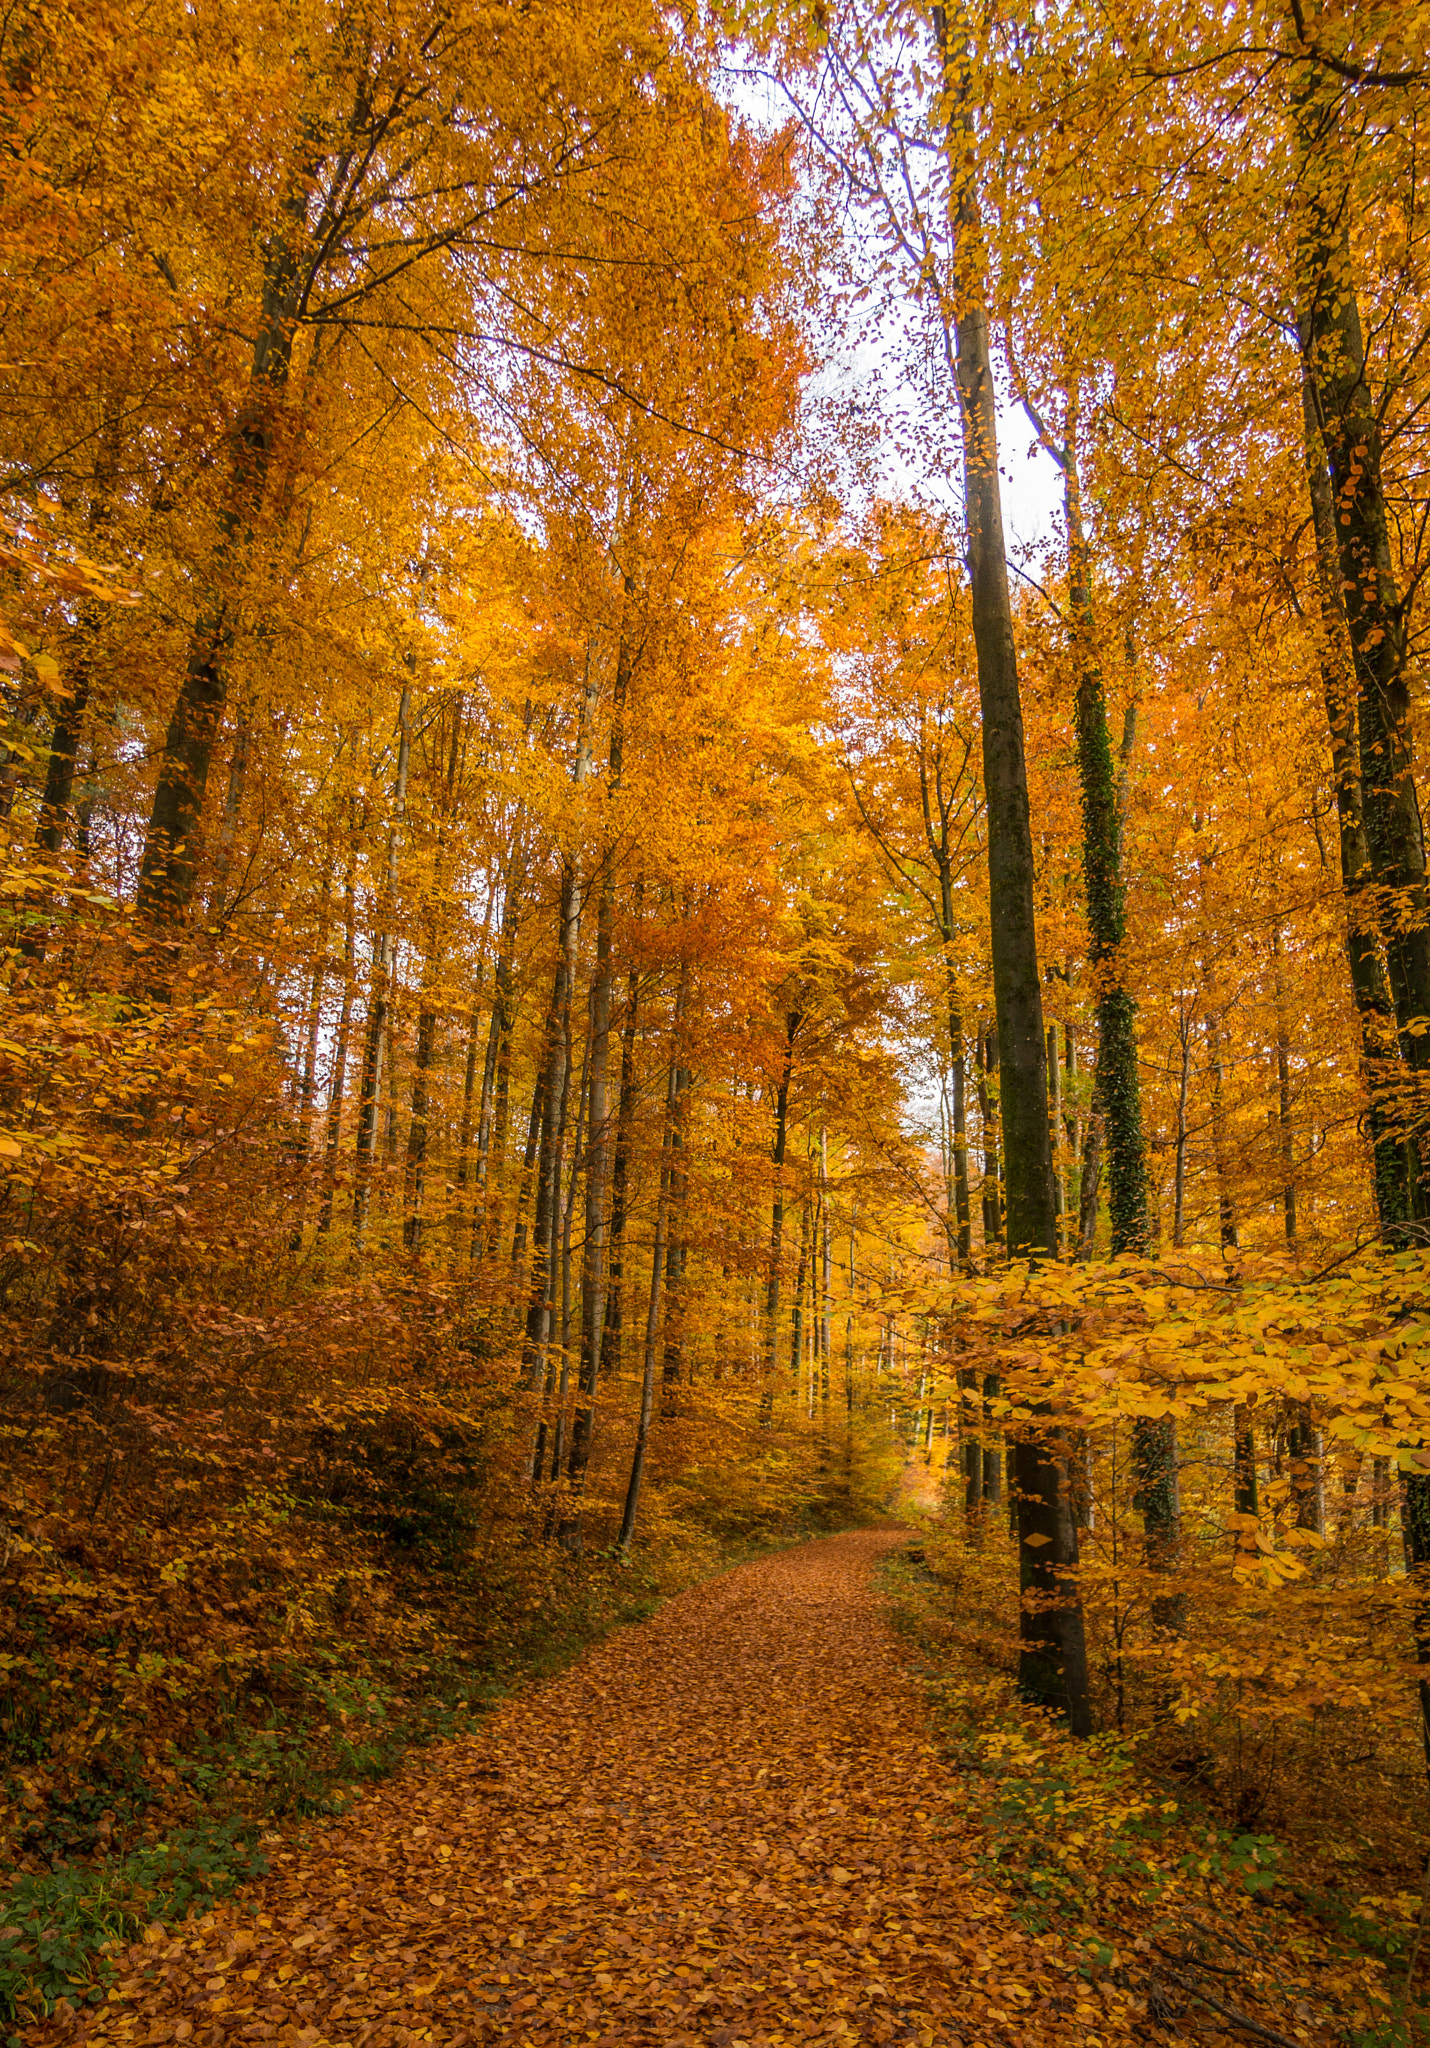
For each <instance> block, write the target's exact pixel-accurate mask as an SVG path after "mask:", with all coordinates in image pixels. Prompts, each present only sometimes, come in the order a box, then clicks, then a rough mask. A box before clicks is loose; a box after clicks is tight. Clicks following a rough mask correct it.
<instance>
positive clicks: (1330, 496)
mask: <svg viewBox="0 0 1430 2048" xmlns="http://www.w3.org/2000/svg"><path fill="white" fill-rule="evenodd" d="M1301 392H1302V405H1303V414H1304V421H1305V430H1306V477H1307V489H1308V493H1309V496H1310V500H1311V518H1312V524H1313V527H1314V531H1315V537H1316V590H1317V597H1318V601H1319V609H1320V616H1321V682H1322V692H1323V694H1324V696H1325V700H1326V725H1327V728H1328V730H1329V733H1330V740H1331V776H1332V780H1333V782H1334V784H1335V791H1336V825H1337V830H1338V838H1339V843H1340V867H1341V894H1342V896H1343V898H1344V901H1345V906H1346V961H1347V965H1348V967H1349V970H1350V981H1351V994H1352V995H1353V997H1354V999H1355V1006H1356V1016H1357V1019H1358V1021H1359V1024H1360V1042H1361V1068H1362V1073H1363V1077H1364V1084H1365V1091H1366V1100H1367V1122H1368V1125H1369V1129H1370V1140H1371V1155H1372V1159H1373V1161H1374V1170H1375V1205H1376V1213H1377V1216H1378V1218H1379V1221H1380V1227H1381V1230H1382V1231H1383V1232H1384V1233H1385V1234H1386V1235H1387V1236H1388V1237H1391V1238H1395V1237H1396V1236H1397V1235H1403V1228H1404V1225H1405V1224H1406V1222H1408V1221H1409V1218H1410V1213H1411V1212H1410V1189H1409V1187H1408V1186H1407V1183H1406V1172H1405V1152H1404V1147H1403V1145H1402V1144H1401V1143H1400V1141H1399V1140H1398V1138H1397V1135H1396V1132H1395V1131H1394V1130H1393V1129H1392V1128H1391V1121H1392V1120H1391V1119H1390V1118H1389V1117H1387V1115H1386V1109H1385V1096H1386V1094H1387V1092H1390V1093H1393V1092H1394V1090H1395V1085H1396V1083H1395V1070H1396V1068H1398V1067H1399V1066H1400V1065H1401V1057H1400V1043H1399V1039H1398V1036H1397V1032H1396V1019H1395V1002H1394V998H1393V997H1392V995H1391V991H1390V982H1389V980H1388V978H1387V975H1386V969H1385V960H1384V956H1383V954H1382V951H1381V943H1380V929H1379V926H1378V924H1377V922H1376V914H1375V872H1374V863H1373V861H1372V859H1371V851H1370V842H1369V840H1368V839H1367V837H1366V829H1365V812H1364V804H1363V795H1362V789H1361V771H1360V720H1359V718H1358V717H1357V715H1356V690H1357V684H1356V673H1355V665H1354V662H1353V660H1352V657H1351V649H1350V642H1349V639H1348V636H1347V627H1346V614H1345V608H1344V606H1343V605H1342V603H1341V564H1340V549H1339V541H1338V539H1337V535H1336V502H1335V492H1334V490H1333V488H1332V485H1331V476H1330V471H1329V470H1328V468H1327V467H1326V451H1325V444H1324V442H1323V441H1322V439H1321V427H1320V421H1319V419H1318V417H1317V411H1316V397H1315V392H1314V390H1313V389H1312V385H1311V378H1310V375H1309V373H1307V374H1305V375H1303V377H1302V379H1301Z"/></svg>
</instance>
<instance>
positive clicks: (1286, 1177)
mask: <svg viewBox="0 0 1430 2048" xmlns="http://www.w3.org/2000/svg"><path fill="white" fill-rule="evenodd" d="M1271 960H1272V969H1273V974H1274V980H1275V995H1276V1122H1277V1134H1278V1138H1279V1151H1280V1155H1281V1220H1282V1223H1283V1225H1284V1227H1285V1232H1286V1245H1287V1249H1288V1250H1290V1251H1293V1252H1294V1251H1295V1249H1296V1133H1295V1127H1294V1125H1293V1123H1292V1120H1291V1027H1290V1024H1289V1022H1288V1019H1287V1011H1286V974H1285V969H1284V967H1283V964H1282V957H1281V927H1280V925H1279V924H1277V925H1273V926H1272V927H1271Z"/></svg>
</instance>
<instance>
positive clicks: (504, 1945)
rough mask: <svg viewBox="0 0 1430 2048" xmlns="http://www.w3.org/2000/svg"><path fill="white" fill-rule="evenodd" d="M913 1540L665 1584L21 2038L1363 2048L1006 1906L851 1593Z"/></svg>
mask: <svg viewBox="0 0 1430 2048" xmlns="http://www.w3.org/2000/svg"><path fill="white" fill-rule="evenodd" d="M905 1540H906V1539H905V1538H903V1537H901V1536H900V1535H899V1533H897V1532H890V1531H887V1530H880V1531H861V1532H856V1533H853V1534H847V1535H841V1536H835V1537H830V1538H826V1539H824V1540H822V1541H818V1542H814V1543H811V1544H807V1545H805V1546H803V1547H802V1548H800V1549H798V1550H793V1551H786V1552H783V1553H781V1554H778V1555H775V1556H771V1557H766V1558H763V1559H760V1560H757V1561H756V1562H753V1563H750V1564H746V1565H743V1566H741V1567H739V1568H738V1569H736V1570H734V1571H732V1572H728V1573H726V1574H724V1575H723V1576H722V1577H720V1578H717V1579H714V1580H712V1581H709V1582H707V1583H705V1584H703V1585H700V1586H697V1587H695V1588H694V1589H692V1590H691V1591H689V1592H686V1593H683V1594H681V1595H680V1596H679V1597H678V1598H676V1599H674V1600H672V1601H671V1602H670V1603H669V1604H668V1605H667V1606H666V1607H665V1608H663V1609H662V1611H661V1612H660V1613H659V1614H658V1615H657V1616H656V1617H655V1618H654V1619H653V1620H651V1621H649V1622H646V1623H644V1624H641V1625H639V1626H635V1627H628V1628H624V1629H621V1630H620V1631H618V1632H617V1633H616V1634H614V1635H612V1636H610V1637H608V1638H607V1639H606V1640H605V1641H604V1642H603V1643H601V1644H600V1645H599V1646H597V1647H596V1648H594V1649H591V1650H589V1651H588V1652H587V1653H586V1654H585V1655H584V1656H583V1657H582V1658H581V1659H580V1661H579V1663H577V1664H576V1665H575V1666H573V1667H572V1668H571V1669H570V1670H569V1671H567V1672H566V1673H565V1674H564V1675H563V1676H561V1677H559V1678H557V1679H555V1680H553V1681H551V1682H549V1683H547V1684H545V1685H543V1686H541V1687H540V1688H538V1689H535V1690H533V1691H531V1692H528V1693H526V1694H524V1695H522V1696H520V1697H518V1698H515V1699H513V1700H511V1701H509V1702H508V1703H507V1704H506V1705H504V1706H502V1707H500V1708H499V1709H497V1710H496V1711H495V1712H494V1713H493V1714H492V1715H491V1716H490V1718H489V1719H488V1720H487V1721H486V1722H485V1723H484V1724H483V1726H482V1728H481V1729H480V1731H479V1732H478V1733H476V1734H474V1735H473V1736H471V1737H470V1738H464V1739H463V1740H460V1741H455V1742H451V1743H447V1744H444V1745H441V1746H440V1747H437V1748H434V1749H429V1750H426V1751H425V1752H422V1753H421V1754H419V1755H417V1756H415V1757H414V1758H413V1760H412V1761H411V1763H410V1764H409V1765H408V1766H407V1767H406V1768H405V1769H403V1770H402V1771H401V1772H399V1773H398V1774H397V1775H396V1776H394V1777H393V1778H392V1779H391V1780H389V1781H388V1782H387V1783H386V1784H384V1785H383V1786H381V1787H380V1788H379V1789H377V1790H375V1791H373V1792H372V1793H370V1794H368V1795H366V1796H365V1797H363V1798H362V1799H361V1801H360V1802H359V1803H358V1804H356V1805H355V1806H354V1807H353V1808H351V1809H350V1810H349V1811H348V1812H347V1813H346V1814H344V1815H343V1816H341V1817H340V1818H337V1819H334V1820H331V1821H327V1822H325V1823H322V1824H321V1825H311V1824H310V1825H309V1827H308V1828H307V1831H306V1832H305V1833H304V1834H301V1835H294V1836H292V1837H290V1838H287V1839H285V1840H284V1841H283V1842H282V1843H281V1844H280V1845H278V1846H276V1847H275V1848H274V1850H273V1852H272V1855H271V1873H270V1875H269V1876H268V1877H266V1878H264V1879H261V1880H259V1881H257V1882H255V1883H253V1884H251V1885H249V1886H248V1887H246V1888H245V1890H244V1891H243V1893H242V1894H241V1895H240V1896H239V1897H238V1898H236V1899H234V1900H232V1901H230V1902H227V1903H225V1904H224V1905H222V1906H220V1907H218V1908H216V1909H215V1910H214V1911H213V1912H211V1913H209V1914H207V1915H205V1916H204V1917H203V1919H201V1920H190V1921H188V1922H187V1923H185V1924H184V1925H183V1926H181V1927H179V1928H168V1929H165V1928H161V1927H159V1926H157V1925H156V1926H155V1927H153V1928H151V1929H150V1930H149V1938H148V1939H147V1941H145V1942H141V1943H139V1944H137V1945H136V1946H135V1947H134V1948H132V1949H131V1950H129V1951H128V1953H127V1955H126V1956H125V1957H124V1958H123V1959H122V1962H121V1966H120V1969H119V1972H118V1975H117V1978H116V1981H115V1983H114V1985H113V1988H112V1989H111V1991H110V1993H109V1997H108V2002H107V2003H105V2004H104V2005H102V2006H97V2007H87V2008H84V2009H82V2011H81V2012H80V2014H78V2015H73V2014H71V2013H70V2010H69V2008H68V2007H66V2006H62V2007H61V2008H60V2010H59V2011H58V2013H57V2014H56V2016H55V2017H54V2018H53V2019H52V2020H50V2021H48V2022H46V2023H45V2024H44V2025H42V2026H39V2027H36V2028H34V2029H32V2030H31V2031H30V2032H29V2033H28V2034H27V2035H26V2036H25V2037H24V2038H25V2039H26V2040H27V2041H29V2042H31V2043H34V2044H40V2043H44V2044H54V2043H57V2042H61V2041H63V2042H66V2043H68V2044H71V2048H73V2044H76V2043H77V2042H79V2041H83V2042H86V2043H95V2044H99V2043H107V2044H118V2043H125V2044H140V2043H145V2044H147V2043H159V2042H175V2041H183V2042H187V2043H191V2044H193V2048H207V2044H211V2043H212V2044H217V2043H225V2044H227V2043H234V2042H247V2041H258V2042H275V2043H283V2044H285V2048H286V2044H297V2048H328V2044H333V2048H337V2044H344V2048H346V2044H349V2043H352V2044H369V2048H397V2044H399V2043H400V2044H408V2043H416V2042H430V2043H432V2044H434V2048H437V2044H441V2048H460V2044H465V2043H478V2042H496V2041H502V2042H512V2043H520V2044H526V2043H530V2044H531V2048H548V2044H549V2048H558V2044H559V2048H576V2044H602V2048H644V2044H654V2043H660V2044H680V2048H684V2044H691V2048H694V2044H699V2048H742V2044H748V2048H785V2044H792V2043H795V2042H800V2043H808V2042H826V2043H830V2044H834V2043H850V2044H852V2043H866V2042H868V2043H885V2042H896V2043H918V2044H921V2048H980V2044H982V2048H1003V2044H1010V2043H1015V2042H1016V2043H1027V2044H1032V2043H1045V2042H1046V2043H1061V2042H1068V2043H1076V2044H1078V2048H1112V2044H1113V2043H1118V2042H1125V2041H1131V2040H1136V2041H1149V2042H1161V2041H1173V2040H1179V2039H1180V2040H1189V2039H1193V2038H1196V2039H1201V2040H1218V2039H1220V2040H1226V2041H1230V2040H1233V2039H1239V2040H1242V2041H1248V2040H1251V2039H1256V2038H1260V2039H1263V2040H1272V2041H1284V2042H1289V2041H1293V2040H1294V2041H1296V2042H1299V2043H1327V2042H1330V2041H1332V2040H1336V2041H1340V2042H1346V2041H1351V2040H1357V2039H1358V2040H1363V2041H1369V2040H1370V2039H1371V2038H1372V2036H1371V2035H1369V2034H1367V2033H1358V2032H1357V2031H1355V2029H1353V2028H1348V2027H1347V2026H1346V2024H1345V2017H1346V2015H1345V2008H1344V2006H1343V2005H1342V2007H1341V2016H1340V2019H1339V2020H1338V2021H1337V2022H1336V2023H1335V2024H1331V2023H1330V2022H1331V2020H1332V2018H1333V2017H1334V2016H1333V2015H1332V2014H1330V2013H1328V2012H1327V2011H1325V2010H1322V2011H1319V2012H1318V2011H1316V2010H1315V2009H1313V2007H1312V2006H1310V2005H1307V2004H1305V2003H1297V2002H1294V2001H1293V2002H1292V2004H1291V2005H1290V2006H1289V2007H1287V2008H1284V2009H1281V2010H1278V2011H1277V2013H1276V2015H1275V2024H1274V2025H1273V2024H1272V2023H1271V2015H1270V2013H1269V2011H1268V2008H1267V2006H1266V2004H1265V2003H1264V2002H1261V2003H1258V2002H1257V2001H1258V2000H1262V2001H1264V1998H1265V1996H1266V1992H1265V1985H1264V1983H1263V1981H1262V1980H1263V1978H1264V1974H1265V1973H1264V1972H1261V1971H1259V1970H1250V1969H1247V1970H1245V1971H1243V1970H1233V1971H1231V1972H1227V1973H1223V1979H1221V1980H1218V1982H1219V1983H1220V1986H1221V1992H1222V1996H1223V1998H1228V1997H1232V1996H1235V1997H1239V1998H1241V1999H1242V2001H1243V2005H1250V2006H1252V2007H1254V2009H1255V2012H1259V2013H1261V2014H1262V2017H1261V2018H1260V2019H1257V2018H1256V2017H1255V2016H1254V2013H1252V2014H1248V2013H1243V2019H1244V2021H1246V2024H1242V2025H1232V2026H1230V2027H1229V2028H1224V2026H1223V2022H1222V2021H1221V2020H1220V2019H1219V2018H1218V2016H1217V2015H1216V2013H1215V2011H1214V2010H1212V2009H1210V2008H1208V2007H1207V2006H1205V2004H1199V2005H1197V2006H1196V2008H1195V2010H1193V2009H1192V2008H1189V2007H1188V2006H1187V2005H1186V2002H1185V2001H1181V2009H1182V2017H1181V2018H1180V2019H1173V2018H1172V2017H1171V2014H1172V2010H1173V2007H1172V2005H1171V2004H1169V2003H1166V2002H1165V2001H1163V1999H1162V1993H1161V1991H1160V1990H1159V1989H1158V1988H1157V1986H1156V1983H1155V1980H1149V1979H1148V1977H1147V1975H1146V1973H1145V1972H1143V1974H1142V1977H1141V1980H1140V1988H1139V1979H1138V1976H1137V1973H1136V1972H1135V1971H1133V1972H1130V1973H1129V1972H1128V1971H1125V1970H1118V1971H1112V1972H1109V1971H1100V1972H1099V1971H1090V1970H1089V1967H1088V1961H1087V1957H1086V1956H1085V1955H1079V1953H1078V1951H1077V1949H1076V1947H1075V1945H1074V1944H1073V1943H1072V1942H1070V1941H1069V1940H1068V1939H1067V1937H1066V1934H1060V1933H1059V1932H1057V1931H1056V1929H1052V1930H1049V1929H1047V1928H1044V1929H1043V1930H1042V1931H1037V1930H1036V1928H1035V1927H1033V1926H1031V1925H1030V1924H1029V1923H1028V1921H1027V1919H1026V1917H1020V1915H1019V1914H1018V1913H1017V1911H1016V1909H1015V1906H1014V1904H1013V1902H1012V1901H1011V1900H1010V1899H1009V1897H1008V1896H1007V1894H1006V1892H1004V1891H1003V1890H1001V1889H1000V1888H999V1887H998V1886H997V1885H996V1883H990V1881H989V1878H988V1873H987V1864H986V1859H985V1858H984V1855H983V1841H982V1836H981V1834H980V1830H979V1826H978V1818H977V1814H976V1812H975V1811H974V1810H973V1802H972V1801H971V1799H970V1792H969V1783H968V1781H967V1780H964V1779H963V1778H961V1777H960V1775H959V1773H958V1772H957V1771H956V1770H953V1769H951V1768H949V1766H948V1763H947V1760H946V1759H945V1758H944V1757H943V1756H941V1754H940V1752H939V1750H938V1748H937V1746H936V1743H935V1740H934V1735H933V1731H932V1729H931V1725H930V1722H929V1720H928V1718H927V1710H926V1698H925V1691H924V1688H923V1687H922V1685H921V1684H920V1682H919V1680H918V1678H917V1676H916V1675H915V1674H914V1672H913V1671H912V1670H911V1669H910V1668H909V1664H908V1661H907V1653H906V1651H905V1649H904V1648H903V1646H902V1645H901V1644H900V1642H899V1640H898V1638H897V1637H896V1635H895V1634H894V1632H893V1631H892V1630H891V1628H890V1626H889V1623H888V1617H887V1608H886V1604H885V1602H884V1601H883V1599H882V1598H881V1596H880V1594H879V1592H878V1590H877V1588H876V1585H875V1581H874V1572H875V1568H876V1567H877V1566H878V1565H879V1564H880V1562H881V1560H882V1559H883V1558H884V1557H885V1556H887V1554H888V1553H889V1552H890V1551H891V1550H893V1549H894V1548H895V1547H897V1546H898V1545H900V1544H901V1543H902V1542H904V1541H905ZM1204 1910H1205V1911H1208V1912H1209V1913H1212V1914H1215V1910H1216V1909H1215V1907H1214V1906H1213V1907H1208V1908H1204ZM1230 1938H1231V1939H1232V1940H1235V1939H1236V1937H1235V1936H1234V1935H1232V1936H1231V1937H1230ZM1139 1945H1140V1946H1145V1944H1139ZM1301 1960H1303V1961H1304V1960H1305V1958H1304V1957H1303V1958H1302V1959H1301ZM1226 1975H1231V1976H1232V1977H1233V1978H1235V1977H1237V1976H1247V1977H1250V1978H1254V1979H1255V1980H1256V1981H1254V1982H1251V1983H1250V1984H1249V1985H1248V1986H1247V1987H1246V1988H1245V1989H1243V1990H1236V1991H1228V1990H1227V1989H1226V1985H1225V1982H1224V1978H1225V1976H1226ZM1208 1981H1211V1980H1208ZM1341 1981H1342V1982H1344V1981H1345V1980H1344V1977H1342V1978H1341ZM1283 2029H1284V2031H1283ZM1379 2038H1383V2039H1386V2040H1389V2039H1391V2038H1392V2036H1391V2035H1389V2034H1386V2035H1384V2036H1381V2037H1379Z"/></svg>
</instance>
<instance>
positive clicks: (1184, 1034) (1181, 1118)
mask: <svg viewBox="0 0 1430 2048" xmlns="http://www.w3.org/2000/svg"><path fill="white" fill-rule="evenodd" d="M1177 1029H1178V1032H1179V1033H1180V1036H1181V1041H1182V1067H1181V1072H1180V1074H1179V1075H1178V1078H1177V1136H1176V1156H1175V1161H1174V1165H1173V1182H1172V1243H1173V1244H1174V1245H1175V1246H1176V1248H1177V1249H1178V1251H1180V1250H1181V1248H1182V1244H1183V1241H1184V1239H1185V1236H1186V1228H1187V1136H1188V1133H1187V1091H1188V1089H1189V1087H1190V1086H1191V1078H1192V1020H1191V1018H1190V1017H1189V1016H1188V1015H1187V1014H1186V1012H1185V1011H1183V1012H1182V1013H1181V1014H1180V1015H1179V1017H1178V1019H1177Z"/></svg>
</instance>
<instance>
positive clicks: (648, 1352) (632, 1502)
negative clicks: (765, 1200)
mask: <svg viewBox="0 0 1430 2048" xmlns="http://www.w3.org/2000/svg"><path fill="white" fill-rule="evenodd" d="M676 1057H677V1055H676V1052H675V1048H674V1046H672V1048H671V1057H670V1071H669V1077H668V1079H667V1081H666V1089H665V1131H664V1133H663V1135H662V1138H661V1148H660V1150H661V1166H660V1193H659V1195H658V1197H657V1199H656V1209H655V1241H654V1244H653V1245H652V1247H651V1262H650V1299H649V1305H648V1307H647V1309H646V1322H645V1360H644V1365H643V1368H642V1373H641V1405H640V1417H639V1420H638V1421H637V1423H636V1441H635V1448H634V1450H633V1451H632V1453H631V1473H630V1478H629V1479H628V1480H627V1482H626V1504H625V1511H624V1513H623V1514H622V1516H621V1533H620V1535H619V1536H618V1537H617V1538H616V1548H617V1550H619V1551H621V1552H622V1553H624V1552H625V1551H627V1550H629V1549H630V1547H631V1538H632V1537H633V1536H634V1535H635V1530H636V1513H637V1511H638V1509H639V1507H640V1498H641V1480H642V1478H643V1477H644V1474H645V1459H646V1448H647V1446H648V1444H649V1442H650V1425H651V1417H652V1415H653V1414H654V1412H655V1359H656V1340H657V1337H658V1335H659V1332H660V1290H661V1281H662V1279H663V1278H664V1274H665V1225H666V1215H667V1204H668V1203H669V1200H670V1147H671V1137H672V1133H673V1130H674V1118H675V1062H676Z"/></svg>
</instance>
